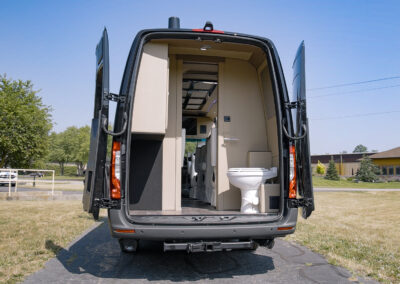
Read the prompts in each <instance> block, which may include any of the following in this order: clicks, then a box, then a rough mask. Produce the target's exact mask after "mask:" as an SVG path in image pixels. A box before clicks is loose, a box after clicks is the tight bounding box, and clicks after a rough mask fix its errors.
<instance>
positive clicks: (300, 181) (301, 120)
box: [292, 41, 314, 218]
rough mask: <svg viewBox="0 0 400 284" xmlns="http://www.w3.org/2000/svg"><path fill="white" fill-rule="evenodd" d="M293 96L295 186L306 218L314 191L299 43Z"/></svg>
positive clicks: (301, 46) (312, 208) (303, 71)
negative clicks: (294, 105) (294, 104)
mask: <svg viewBox="0 0 400 284" xmlns="http://www.w3.org/2000/svg"><path fill="white" fill-rule="evenodd" d="M292 68H293V96H292V102H295V103H296V107H295V108H293V109H292V119H293V126H294V128H293V129H294V134H295V135H294V136H295V137H297V138H296V139H294V143H295V149H296V176H297V186H298V187H297V188H298V193H299V195H300V197H301V200H299V201H301V202H299V206H300V207H302V208H303V210H302V216H303V218H307V217H309V216H310V215H311V212H312V211H314V193H313V185H312V180H311V161H310V140H309V134H310V132H309V127H308V118H307V108H306V74H305V46H304V41H303V42H302V43H301V44H300V46H299V48H298V50H297V53H296V58H295V59H294V62H293V67H292Z"/></svg>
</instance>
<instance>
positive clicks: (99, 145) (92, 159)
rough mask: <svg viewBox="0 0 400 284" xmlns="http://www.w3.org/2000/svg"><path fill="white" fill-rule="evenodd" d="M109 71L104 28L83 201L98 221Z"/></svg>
mask: <svg viewBox="0 0 400 284" xmlns="http://www.w3.org/2000/svg"><path fill="white" fill-rule="evenodd" d="M109 69H110V66H109V55H108V36H107V30H106V29H104V31H103V36H102V37H101V40H100V42H99V43H98V45H97V47H96V86H95V98H94V113H93V119H92V127H91V134H90V152H89V161H88V164H87V169H86V176H85V186H84V189H83V199H82V202H83V209H84V210H85V211H87V212H89V213H92V214H93V216H94V218H95V219H98V217H99V204H98V202H99V201H100V200H101V199H102V198H103V197H104V185H105V184H104V177H105V163H106V155H107V133H105V131H104V130H103V129H102V124H104V123H106V124H107V122H108V107H109V77H110V74H109V71H110V70H109Z"/></svg>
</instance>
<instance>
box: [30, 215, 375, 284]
mask: <svg viewBox="0 0 400 284" xmlns="http://www.w3.org/2000/svg"><path fill="white" fill-rule="evenodd" d="M44 241H45V245H46V248H47V249H49V250H60V253H59V254H58V255H57V257H56V258H53V259H51V260H49V261H48V262H47V263H46V265H45V267H44V268H43V269H42V270H40V271H38V272H36V273H34V274H32V275H30V276H29V277H28V278H27V279H26V281H25V283H81V282H84V283H147V282H154V283H160V282H162V283H164V282H189V281H197V282H198V283H208V282H215V283H358V282H359V283H376V282H374V281H371V280H366V279H361V278H356V277H353V276H352V275H351V273H350V272H348V271H347V270H346V269H344V268H341V267H337V266H333V265H330V264H329V263H328V262H327V261H326V260H325V259H324V258H323V257H322V256H321V255H319V254H317V253H313V252H312V251H311V250H309V249H307V248H305V247H303V246H300V245H297V244H294V243H290V242H287V241H284V240H281V239H278V240H277V241H276V245H275V247H274V248H273V249H272V250H269V249H266V248H264V247H260V248H258V249H257V250H256V251H230V252H213V253H193V254H187V253H186V252H163V251H162V244H161V243H159V242H141V243H140V245H139V251H138V252H136V253H134V254H126V253H121V252H120V248H119V245H118V243H117V240H116V239H113V238H111V236H110V232H109V228H108V224H107V220H106V219H103V220H102V221H101V222H99V223H97V225H96V226H95V227H94V228H92V229H90V230H88V231H87V232H85V233H84V234H83V235H82V236H81V237H79V238H78V239H77V240H75V241H74V242H73V243H72V244H70V246H69V247H67V248H63V247H60V246H59V245H58V244H57V243H54V241H53V240H51V239H47V240H44Z"/></svg>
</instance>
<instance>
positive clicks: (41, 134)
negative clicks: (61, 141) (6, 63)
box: [0, 75, 52, 168]
mask: <svg viewBox="0 0 400 284" xmlns="http://www.w3.org/2000/svg"><path fill="white" fill-rule="evenodd" d="M37 93H38V91H34V90H33V84H32V83H31V81H22V80H12V79H8V78H7V77H6V75H0V168H4V167H8V166H9V167H14V168H16V167H18V168H19V167H21V168H23V167H29V166H31V165H32V164H34V163H35V162H36V161H38V160H40V159H41V158H43V157H44V156H45V155H46V153H47V149H48V142H49V140H48V135H49V132H50V130H51V128H52V122H51V114H50V112H51V108H50V107H49V106H46V105H44V104H43V102H42V98H41V97H39V96H38V95H37Z"/></svg>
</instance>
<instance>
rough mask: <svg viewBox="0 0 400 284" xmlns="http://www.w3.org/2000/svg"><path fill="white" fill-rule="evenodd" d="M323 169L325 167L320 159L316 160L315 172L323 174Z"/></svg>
mask: <svg viewBox="0 0 400 284" xmlns="http://www.w3.org/2000/svg"><path fill="white" fill-rule="evenodd" d="M325 170H326V168H325V166H324V164H322V163H321V162H320V161H318V164H317V174H320V175H324V174H325Z"/></svg>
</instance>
